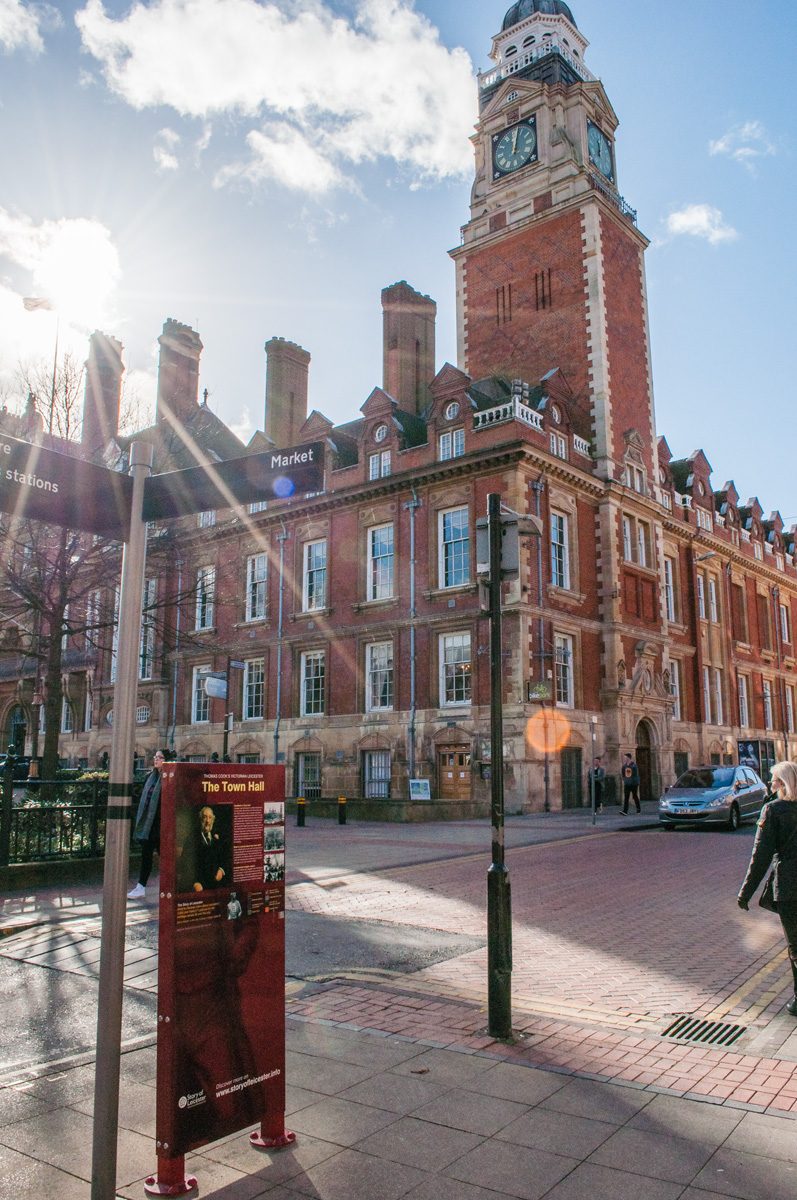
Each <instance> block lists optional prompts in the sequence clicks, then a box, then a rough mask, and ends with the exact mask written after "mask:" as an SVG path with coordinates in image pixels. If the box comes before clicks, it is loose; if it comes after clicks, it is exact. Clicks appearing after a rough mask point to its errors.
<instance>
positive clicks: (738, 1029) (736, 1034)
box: [661, 1014, 747, 1046]
mask: <svg viewBox="0 0 797 1200" xmlns="http://www.w3.org/2000/svg"><path fill="white" fill-rule="evenodd" d="M746 1028H747V1026H746V1025H730V1024H729V1023H728V1022H727V1021H706V1020H705V1019H702V1018H700V1017H692V1016H689V1015H688V1014H687V1015H682V1016H680V1017H676V1019H675V1020H674V1021H673V1023H672V1025H670V1026H669V1027H668V1028H667V1029H665V1030H664V1033H663V1034H662V1035H661V1036H662V1037H667V1038H677V1039H678V1041H679V1042H700V1043H702V1044H703V1045H707V1046H732V1045H733V1043H734V1042H735V1041H736V1040H737V1039H738V1038H740V1037H741V1036H742V1034H743V1033H744V1032H745V1030H746Z"/></svg>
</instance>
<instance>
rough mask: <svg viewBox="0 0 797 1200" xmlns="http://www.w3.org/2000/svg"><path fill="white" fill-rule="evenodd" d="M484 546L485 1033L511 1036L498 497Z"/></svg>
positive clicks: (493, 498) (492, 500) (491, 504)
mask: <svg viewBox="0 0 797 1200" xmlns="http://www.w3.org/2000/svg"><path fill="white" fill-rule="evenodd" d="M487 519H488V530H489V539H490V540H489V545H490V762H491V767H492V769H491V771H490V798H491V805H490V810H491V817H492V829H493V841H492V860H493V861H492V865H491V866H490V869H489V871H488V872H487V960H488V961H487V1011H488V1031H489V1034H490V1037H494V1038H508V1037H510V1036H511V1034H512V897H511V892H510V887H509V871H508V870H507V867H506V862H505V861H504V724H503V699H504V698H503V647H502V635H501V497H500V495H498V494H497V493H491V494H490V495H489V496H488V497H487Z"/></svg>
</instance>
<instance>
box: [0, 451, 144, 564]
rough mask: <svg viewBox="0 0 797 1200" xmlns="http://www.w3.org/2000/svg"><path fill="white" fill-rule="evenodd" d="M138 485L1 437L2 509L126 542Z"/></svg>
mask: <svg viewBox="0 0 797 1200" xmlns="http://www.w3.org/2000/svg"><path fill="white" fill-rule="evenodd" d="M132 497H133V480H132V479H131V478H130V477H129V476H128V475H120V474H119V473H118V472H117V471H109V470H108V468H107V467H98V466H95V465H94V464H93V463H88V462H84V461H83V460H82V459H80V458H72V457H70V456H69V455H68V454H57V453H56V452H55V451H54V450H45V449H44V448H43V447H42V446H36V445H31V443H30V442H20V441H18V440H17V439H16V438H11V437H6V436H5V435H4V434H0V510H2V511H3V512H10V513H14V514H15V515H16V516H18V517H26V518H30V519H32V520H36V521H46V522H48V523H49V524H50V525H65V526H66V527H67V528H68V529H82V530H85V531H86V532H87V533H96V534H100V535H101V536H103V537H109V538H118V539H120V540H121V541H126V540H127V538H128V537H129V535H130V505H131V502H132Z"/></svg>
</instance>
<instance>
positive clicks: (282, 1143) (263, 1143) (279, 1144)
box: [249, 1126, 296, 1150]
mask: <svg viewBox="0 0 797 1200" xmlns="http://www.w3.org/2000/svg"><path fill="white" fill-rule="evenodd" d="M249 1141H250V1142H251V1143H252V1145H253V1146H259V1147H260V1148H261V1149H263V1150H284V1149H285V1147H286V1146H291V1145H293V1143H294V1142H295V1141H296V1134H295V1133H293V1132H292V1131H291V1130H290V1129H286V1130H285V1131H284V1133H280V1134H278V1135H277V1136H276V1137H265V1136H264V1133H263V1127H262V1126H261V1127H260V1132H259V1133H250V1134H249Z"/></svg>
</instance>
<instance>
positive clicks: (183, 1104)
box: [177, 1092, 207, 1108]
mask: <svg viewBox="0 0 797 1200" xmlns="http://www.w3.org/2000/svg"><path fill="white" fill-rule="evenodd" d="M206 1100H207V1096H206V1095H205V1093H204V1092H191V1093H189V1095H187V1096H181V1097H180V1099H179V1100H178V1101H177V1107H178V1108H196V1106H197V1105H198V1104H204V1103H205V1101H206Z"/></svg>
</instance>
